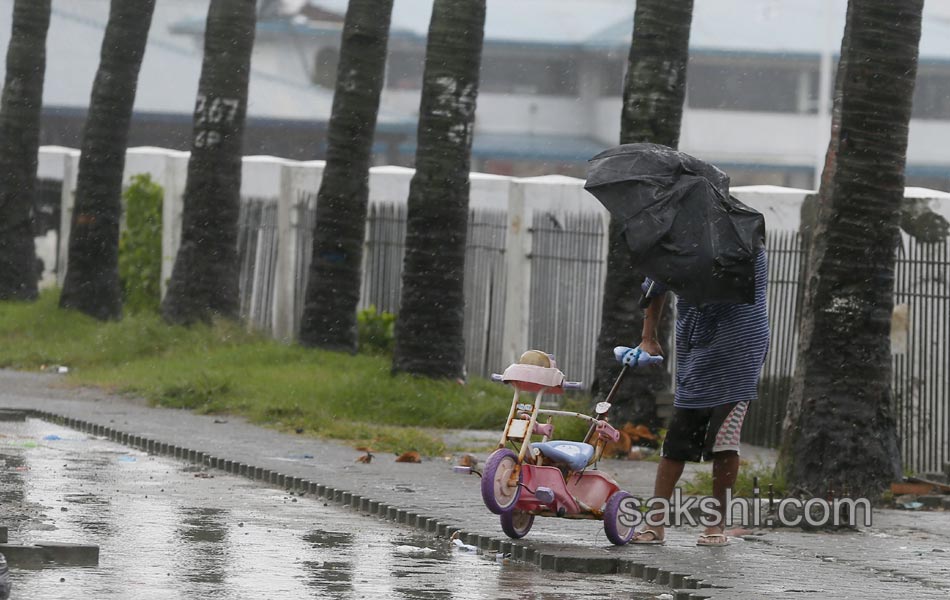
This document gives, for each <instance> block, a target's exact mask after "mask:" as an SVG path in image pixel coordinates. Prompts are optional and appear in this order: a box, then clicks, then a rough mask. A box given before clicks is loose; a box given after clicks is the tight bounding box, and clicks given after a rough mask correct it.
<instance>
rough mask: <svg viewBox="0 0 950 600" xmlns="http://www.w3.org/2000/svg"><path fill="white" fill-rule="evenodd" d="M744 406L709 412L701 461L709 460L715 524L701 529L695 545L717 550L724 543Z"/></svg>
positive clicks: (719, 407)
mask: <svg viewBox="0 0 950 600" xmlns="http://www.w3.org/2000/svg"><path fill="white" fill-rule="evenodd" d="M747 408H748V402H736V403H732V404H725V405H722V406H717V407H716V408H715V409H714V410H713V414H712V418H711V419H710V423H709V433H708V435H707V437H706V445H705V448H704V452H703V456H704V458H706V459H707V460H708V459H711V460H712V479H713V497H714V498H715V499H716V502H717V506H716V512H717V513H718V515H719V524H718V525H712V526H708V527H706V528H705V530H704V531H703V534H702V535H701V536H700V538H699V542H698V543H699V544H701V545H709V546H720V545H724V544H725V543H727V539H726V537H725V529H726V519H725V517H726V511H727V510H728V509H729V506H728V505H727V504H726V493H727V492H728V491H730V490H732V487H733V486H734V485H735V483H736V477H737V476H738V474H739V438H740V435H741V433H742V422H743V420H744V419H745V413H746V410H747Z"/></svg>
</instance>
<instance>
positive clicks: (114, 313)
mask: <svg viewBox="0 0 950 600" xmlns="http://www.w3.org/2000/svg"><path fill="white" fill-rule="evenodd" d="M154 9H155V0H112V4H111V6H110V9H109V22H108V24H107V25H106V32H105V37H104V38H103V40H102V51H101V55H100V59H99V70H98V71H97V72H96V79H95V81H94V82H93V85H92V98H91V99H90V101H89V116H88V117H87V118H86V126H85V129H84V131H83V138H82V148H81V150H82V154H81V155H80V157H79V174H78V176H77V180H76V204H75V207H74V209H73V218H72V227H71V229H70V234H69V259H68V261H67V265H68V267H67V270H66V279H65V280H64V282H63V293H62V296H60V301H59V305H60V306H61V307H63V308H75V309H78V310H80V311H82V312H84V313H86V314H87V315H90V316H93V317H95V318H97V319H101V320H107V319H118V318H119V317H121V316H122V288H121V286H120V285H119V219H120V217H121V215H122V174H123V171H124V169H125V150H126V142H127V141H128V134H129V123H130V121H131V119H132V106H133V104H134V103H135V91H136V86H137V83H138V77H139V67H141V66H142V57H143V56H144V55H145V44H146V41H147V39H148V30H149V27H150V25H151V23H152V12H153V11H154Z"/></svg>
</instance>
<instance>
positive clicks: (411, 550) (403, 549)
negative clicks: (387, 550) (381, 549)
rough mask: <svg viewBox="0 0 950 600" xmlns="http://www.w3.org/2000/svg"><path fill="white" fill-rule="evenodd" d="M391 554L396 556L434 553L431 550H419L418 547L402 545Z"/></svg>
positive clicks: (423, 548)
mask: <svg viewBox="0 0 950 600" xmlns="http://www.w3.org/2000/svg"><path fill="white" fill-rule="evenodd" d="M393 552H395V553H396V554H432V553H433V552H435V550H433V549H432V548H425V547H422V548H420V547H419V546H409V545H405V544H404V545H402V546H396V547H395V548H393Z"/></svg>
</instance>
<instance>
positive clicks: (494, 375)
mask: <svg viewBox="0 0 950 600" xmlns="http://www.w3.org/2000/svg"><path fill="white" fill-rule="evenodd" d="M491 380H492V381H497V382H498V383H503V382H504V379H503V377H502V375H501V374H500V373H492V374H491Z"/></svg>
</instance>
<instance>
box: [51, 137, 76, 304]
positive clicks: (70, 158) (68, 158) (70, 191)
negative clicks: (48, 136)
mask: <svg viewBox="0 0 950 600" xmlns="http://www.w3.org/2000/svg"><path fill="white" fill-rule="evenodd" d="M78 177H79V150H72V149H70V150H68V151H67V152H66V154H65V155H64V157H63V204H62V210H61V211H60V221H59V240H60V242H59V261H58V263H57V265H56V284H57V285H58V286H60V287H62V286H63V283H65V281H66V269H67V268H69V233H70V231H72V226H73V207H74V206H75V205H76V180H77V178H78Z"/></svg>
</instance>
